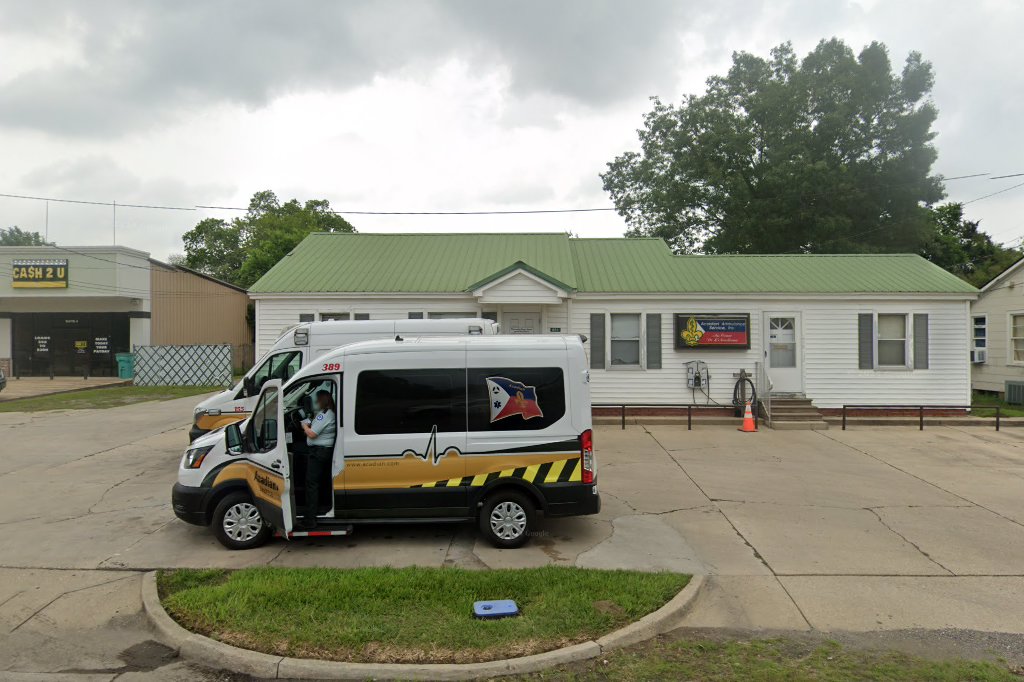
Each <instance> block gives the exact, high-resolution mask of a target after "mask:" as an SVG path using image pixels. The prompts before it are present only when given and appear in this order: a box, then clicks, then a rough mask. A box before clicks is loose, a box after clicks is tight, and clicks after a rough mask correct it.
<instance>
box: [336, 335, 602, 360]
mask: <svg viewBox="0 0 1024 682" xmlns="http://www.w3.org/2000/svg"><path fill="white" fill-rule="evenodd" d="M567 340H571V341H575V342H576V343H582V342H581V341H580V337H579V336H569V335H561V334H535V335H534V334H515V335H505V336H501V335H496V336H411V335H409V336H406V337H402V340H401V341H399V340H396V339H386V340H375V341H360V342H359V343H353V344H349V345H348V346H345V347H344V348H340V349H338V350H337V351H336V352H335V353H331V355H337V356H339V357H340V356H342V355H362V354H366V353H395V352H398V353H401V352H411V351H417V350H419V351H437V350H460V349H464V348H466V349H468V348H484V349H487V350H535V349H537V350H547V349H552V350H558V349H561V350H564V349H565V348H566V345H567ZM571 341H569V342H571Z"/></svg>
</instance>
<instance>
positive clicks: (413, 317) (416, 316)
mask: <svg viewBox="0 0 1024 682" xmlns="http://www.w3.org/2000/svg"><path fill="white" fill-rule="evenodd" d="M409 319H410V320H422V319H423V313H409Z"/></svg>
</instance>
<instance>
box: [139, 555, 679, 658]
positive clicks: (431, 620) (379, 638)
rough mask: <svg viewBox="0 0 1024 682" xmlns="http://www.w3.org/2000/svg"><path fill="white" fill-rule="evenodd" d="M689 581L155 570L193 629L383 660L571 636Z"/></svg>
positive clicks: (607, 623)
mask: <svg viewBox="0 0 1024 682" xmlns="http://www.w3.org/2000/svg"><path fill="white" fill-rule="evenodd" d="M688 581H689V576H686V575H682V574H678V573H643V572H639V571H599V570H586V569H578V568H563V567H553V566H548V567H544V568H530V569H519V570H492V571H469V570H465V569H457V568H440V569H435V568H416V567H411V568H360V569H353V570H340V569H327V568H250V569H243V570H239V571H224V570H191V569H181V570H177V571H170V572H162V573H161V574H160V576H159V578H158V584H159V588H160V594H161V598H162V600H163V604H164V608H165V609H166V610H167V612H168V613H169V614H170V615H171V616H172V617H173V618H174V619H175V620H177V621H178V622H179V623H181V624H182V625H183V626H184V627H186V628H188V629H190V630H193V631H195V632H199V633H201V634H204V635H207V636H210V637H213V638H215V639H219V640H221V641H224V642H227V643H228V644H233V645H236V646H241V647H245V648H248V649H254V650H257V651H263V652H267V653H272V654H280V655H288V656H298V657H305V658H321V659H330V660H344V661H363V662H368V661H372V662H385V663H428V662H429V663H470V662H476V661H488V660H496V659H502V658H512V657H516V656H526V655H529V654H535V653H539V652H542V651H549V650H552V649H557V648H560V647H563V646H568V645H571V644H576V643H579V642H583V641H586V640H588V639H593V638H595V637H600V636H602V635H604V634H607V633H609V632H612V631H613V630H616V629H618V628H620V627H622V626H624V625H626V624H628V623H630V622H632V621H635V620H637V619H639V618H641V617H642V616H645V615H646V614H648V613H650V612H652V611H655V610H657V609H658V608H660V607H661V606H663V605H664V604H665V603H666V602H667V601H668V600H670V599H671V598H672V597H674V596H675V595H676V594H677V593H678V592H679V590H681V589H682V588H683V587H685V586H686V583H687V582H688ZM483 599H514V600H515V601H516V602H517V603H518V604H519V607H520V609H521V610H522V615H520V616H518V617H514V618H505V619H501V620H494V621H482V620H478V619H475V618H474V617H473V615H472V606H473V602H474V601H478V600H483Z"/></svg>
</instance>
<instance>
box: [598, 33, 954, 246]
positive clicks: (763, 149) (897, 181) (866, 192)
mask: <svg viewBox="0 0 1024 682" xmlns="http://www.w3.org/2000/svg"><path fill="white" fill-rule="evenodd" d="M932 81H933V77H932V68H931V65H930V64H929V63H928V62H926V61H924V60H923V59H922V58H921V55H920V54H918V53H916V52H912V53H911V54H910V55H909V56H908V57H907V59H906V61H905V63H904V66H903V69H902V73H900V74H896V73H894V72H893V69H892V65H891V63H890V61H889V55H888V52H887V50H886V48H885V46H884V45H882V44H880V43H871V44H870V45H868V46H867V47H865V48H864V49H863V50H861V52H860V53H859V54H854V52H853V51H852V50H851V49H850V48H849V47H848V46H847V45H846V44H845V43H843V41H841V40H838V39H832V40H824V41H822V42H820V43H819V44H818V46H817V47H816V48H815V49H814V50H813V51H812V52H810V53H809V54H808V55H806V56H805V57H804V58H803V59H798V57H797V55H796V54H795V53H794V51H793V49H792V47H791V46H790V45H789V44H788V43H787V44H783V45H780V46H779V47H777V48H775V49H773V50H772V51H771V56H770V57H769V58H767V59H765V58H762V57H758V56H755V55H752V54H749V53H746V52H740V53H736V54H734V55H733V60H732V67H731V68H730V69H729V72H728V74H726V75H725V76H714V77H712V78H710V79H708V81H707V91H706V92H705V94H703V95H690V96H687V97H684V98H683V100H682V101H681V102H680V103H679V104H678V105H677V106H673V105H670V104H664V103H663V102H661V101H660V100H658V99H654V109H653V110H652V111H651V112H650V113H648V114H647V115H646V117H645V119H644V127H643V129H641V130H640V131H639V134H640V143H641V150H640V151H639V152H626V153H624V154H622V155H621V156H619V157H617V158H616V159H615V160H614V161H612V162H611V163H609V164H608V170H607V172H605V173H604V174H602V176H601V177H602V179H603V181H604V187H605V190H606V191H608V192H609V193H610V195H611V198H612V200H613V201H614V203H615V206H616V208H617V209H618V212H619V213H620V214H621V215H622V216H623V217H624V218H625V219H626V222H627V225H628V228H629V230H628V233H627V234H628V236H657V237H662V238H664V239H665V240H667V241H668V243H669V244H670V245H671V246H672V248H673V249H674V250H676V251H677V252H694V251H706V252H710V253H732V252H741V253H780V252H808V253H828V252H831V253H837V252H872V251H880V252H884V251H918V250H919V249H920V248H921V246H922V244H924V243H925V242H926V241H927V240H928V238H929V235H930V234H931V231H932V229H933V227H934V224H933V222H932V220H931V216H930V214H929V211H928V210H927V208H926V205H929V204H932V203H934V202H937V201H939V200H940V199H942V197H943V195H944V193H943V185H942V181H941V178H940V177H937V176H934V175H932V174H931V166H932V163H933V162H934V161H935V158H936V152H935V149H934V147H933V146H932V139H933V138H934V136H935V133H934V132H933V131H932V123H933V122H934V121H935V116H936V110H935V107H934V106H933V105H932V103H931V100H930V98H929V93H930V92H931V88H932Z"/></svg>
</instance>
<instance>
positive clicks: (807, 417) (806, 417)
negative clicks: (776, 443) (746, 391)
mask: <svg viewBox="0 0 1024 682" xmlns="http://www.w3.org/2000/svg"><path fill="white" fill-rule="evenodd" d="M772 421H777V422H778V421H785V422H803V421H821V413H820V412H818V411H816V410H809V411H808V410H804V411H802V412H781V413H780V412H776V411H775V410H772Z"/></svg>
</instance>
